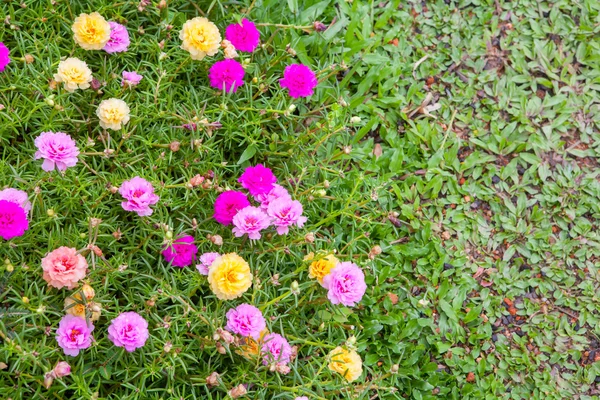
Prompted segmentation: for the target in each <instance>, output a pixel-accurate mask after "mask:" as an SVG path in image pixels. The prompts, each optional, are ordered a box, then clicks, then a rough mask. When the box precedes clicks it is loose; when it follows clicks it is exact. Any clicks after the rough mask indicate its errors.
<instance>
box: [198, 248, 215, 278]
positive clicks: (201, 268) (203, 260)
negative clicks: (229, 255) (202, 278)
mask: <svg viewBox="0 0 600 400" xmlns="http://www.w3.org/2000/svg"><path fill="white" fill-rule="evenodd" d="M220 256H221V255H220V254H219V253H204V254H202V255H201V256H200V264H198V265H196V269H197V270H198V272H200V273H201V274H202V275H208V269H209V268H210V266H211V265H212V263H213V261H215V260H216V259H217V257H220Z"/></svg>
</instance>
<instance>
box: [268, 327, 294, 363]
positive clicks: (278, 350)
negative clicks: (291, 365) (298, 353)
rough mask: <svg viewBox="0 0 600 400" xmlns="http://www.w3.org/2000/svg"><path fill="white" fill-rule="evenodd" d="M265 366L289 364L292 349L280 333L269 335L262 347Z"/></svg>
mask: <svg viewBox="0 0 600 400" xmlns="http://www.w3.org/2000/svg"><path fill="white" fill-rule="evenodd" d="M261 353H262V356H263V364H264V365H269V364H272V363H276V364H287V363H288V362H290V359H291V357H292V347H291V346H290V344H289V343H288V341H287V340H286V339H285V338H284V337H283V336H281V335H280V334H279V333H269V334H268V335H266V336H265V337H264V338H263V343H262V345H261Z"/></svg>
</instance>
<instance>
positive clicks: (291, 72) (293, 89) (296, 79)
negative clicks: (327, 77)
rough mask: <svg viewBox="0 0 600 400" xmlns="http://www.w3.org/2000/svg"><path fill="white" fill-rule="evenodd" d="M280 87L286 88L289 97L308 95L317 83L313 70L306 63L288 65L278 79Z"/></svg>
mask: <svg viewBox="0 0 600 400" xmlns="http://www.w3.org/2000/svg"><path fill="white" fill-rule="evenodd" d="M279 83H280V84H281V87H283V88H288V89H289V93H290V97H293V98H298V97H308V96H311V95H312V94H313V91H314V88H315V87H317V84H318V83H319V82H318V81H317V77H316V75H315V73H314V72H312V71H311V69H310V68H308V67H307V66H306V65H302V64H292V65H288V66H287V67H286V68H285V70H284V71H283V79H281V80H280V81H279Z"/></svg>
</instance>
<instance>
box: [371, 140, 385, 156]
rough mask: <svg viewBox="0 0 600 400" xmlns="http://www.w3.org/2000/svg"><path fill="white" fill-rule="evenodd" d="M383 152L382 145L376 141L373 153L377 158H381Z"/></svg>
mask: <svg viewBox="0 0 600 400" xmlns="http://www.w3.org/2000/svg"><path fill="white" fill-rule="evenodd" d="M381 154H383V149H382V148H381V145H380V144H379V143H376V144H375V148H374V149H373V155H374V156H375V158H379V157H381Z"/></svg>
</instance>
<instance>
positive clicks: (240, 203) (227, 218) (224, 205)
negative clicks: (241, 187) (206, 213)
mask: <svg viewBox="0 0 600 400" xmlns="http://www.w3.org/2000/svg"><path fill="white" fill-rule="evenodd" d="M249 205H250V202H249V201H248V197H246V195H245V194H244V193H242V192H238V191H235V190H227V191H225V192H223V193H221V194H220V195H218V196H217V199H216V200H215V214H214V216H213V217H214V219H216V220H217V222H218V223H220V224H221V225H229V224H231V223H232V222H233V217H234V216H235V214H237V212H238V211H239V210H241V209H242V208H246V207H248V206H249Z"/></svg>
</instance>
